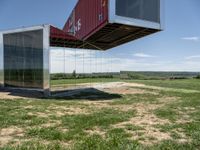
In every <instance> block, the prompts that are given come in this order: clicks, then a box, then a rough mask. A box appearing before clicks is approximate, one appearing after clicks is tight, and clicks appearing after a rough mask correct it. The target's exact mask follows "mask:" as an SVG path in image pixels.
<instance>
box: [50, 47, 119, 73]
mask: <svg viewBox="0 0 200 150" xmlns="http://www.w3.org/2000/svg"><path fill="white" fill-rule="evenodd" d="M50 57H51V58H50V63H51V69H50V70H51V73H58V72H59V73H60V72H65V73H72V72H73V71H74V70H76V72H77V73H95V72H112V71H114V70H113V69H112V65H113V63H114V62H117V61H119V60H117V59H116V58H113V57H110V56H109V55H108V54H107V52H105V51H94V50H81V49H64V48H52V49H51V54H50Z"/></svg>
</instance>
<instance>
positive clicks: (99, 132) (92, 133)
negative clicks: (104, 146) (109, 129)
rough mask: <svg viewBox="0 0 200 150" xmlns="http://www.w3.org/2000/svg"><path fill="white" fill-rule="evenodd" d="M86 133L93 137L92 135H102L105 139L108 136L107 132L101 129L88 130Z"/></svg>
mask: <svg viewBox="0 0 200 150" xmlns="http://www.w3.org/2000/svg"><path fill="white" fill-rule="evenodd" d="M85 132H86V133H87V134H89V135H90V136H92V135H94V134H95V135H100V136H101V137H102V138H105V134H106V132H105V131H103V130H102V129H101V128H99V127H93V128H92V129H88V130H85Z"/></svg>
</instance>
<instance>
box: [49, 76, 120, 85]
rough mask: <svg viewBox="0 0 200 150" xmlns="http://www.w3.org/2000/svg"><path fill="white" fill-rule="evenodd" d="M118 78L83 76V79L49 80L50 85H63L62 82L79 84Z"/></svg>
mask: <svg viewBox="0 0 200 150" xmlns="http://www.w3.org/2000/svg"><path fill="white" fill-rule="evenodd" d="M119 80H120V79H119V78H84V79H61V80H51V85H53V86H56V85H63V84H75V83H76V84H81V83H95V82H97V83H98V82H116V81H119Z"/></svg>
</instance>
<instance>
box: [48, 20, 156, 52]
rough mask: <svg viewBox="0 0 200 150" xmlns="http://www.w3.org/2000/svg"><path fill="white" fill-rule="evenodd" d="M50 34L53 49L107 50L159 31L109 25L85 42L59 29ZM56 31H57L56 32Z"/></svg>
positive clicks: (115, 24)
mask: <svg viewBox="0 0 200 150" xmlns="http://www.w3.org/2000/svg"><path fill="white" fill-rule="evenodd" d="M52 28H53V27H51V34H50V45H51V46H53V47H68V48H84V49H94V50H95V49H98V50H107V49H110V48H113V47H116V46H119V45H121V44H124V43H127V42H130V41H132V40H136V39H139V38H142V37H144V36H147V35H150V34H153V33H156V32H158V31H159V30H157V29H150V28H143V27H134V26H128V25H121V24H117V23H114V24H107V25H105V26H104V27H103V28H101V29H100V30H98V31H97V32H96V33H94V34H93V35H92V36H91V37H89V38H88V39H87V40H85V41H81V40H78V39H76V38H75V37H73V36H69V35H68V34H67V33H65V32H63V31H62V30H59V29H56V28H55V29H54V30H53V29H52ZM55 30H56V31H55Z"/></svg>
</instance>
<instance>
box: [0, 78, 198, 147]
mask: <svg viewBox="0 0 200 150" xmlns="http://www.w3.org/2000/svg"><path fill="white" fill-rule="evenodd" d="M99 81H101V80H100V79H94V80H93V82H99ZM104 81H107V82H108V83H107V87H106V88H105V89H97V91H85V92H84V91H83V92H80V93H79V94H77V95H74V96H69V97H65V98H54V99H35V98H31V99H28V98H25V99H22V98H18V99H4V98H2V96H1V93H0V149H2V150H3V149H5V150H21V149H35V150H36V149H42V150H49V149H51V150H59V149H70V150H96V149H97V150H113V149H114V150H135V149H139V150H140V149H148V150H149V149H150V150H151V149H152V150H160V149H167V150H171V149H174V150H176V149H179V150H183V149H185V150H188V149H199V147H200V80H196V79H190V80H131V81H127V80H125V81H126V82H121V83H119V82H118V83H115V82H113V81H115V80H110V79H108V80H106V79H105V80H104ZM117 81H119V80H117ZM68 82H69V81H66V80H63V81H53V84H54V85H56V84H60V83H61V84H62V83H63V84H68ZM70 82H72V81H70ZM85 82H88V79H85V80H80V81H79V83H85Z"/></svg>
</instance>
